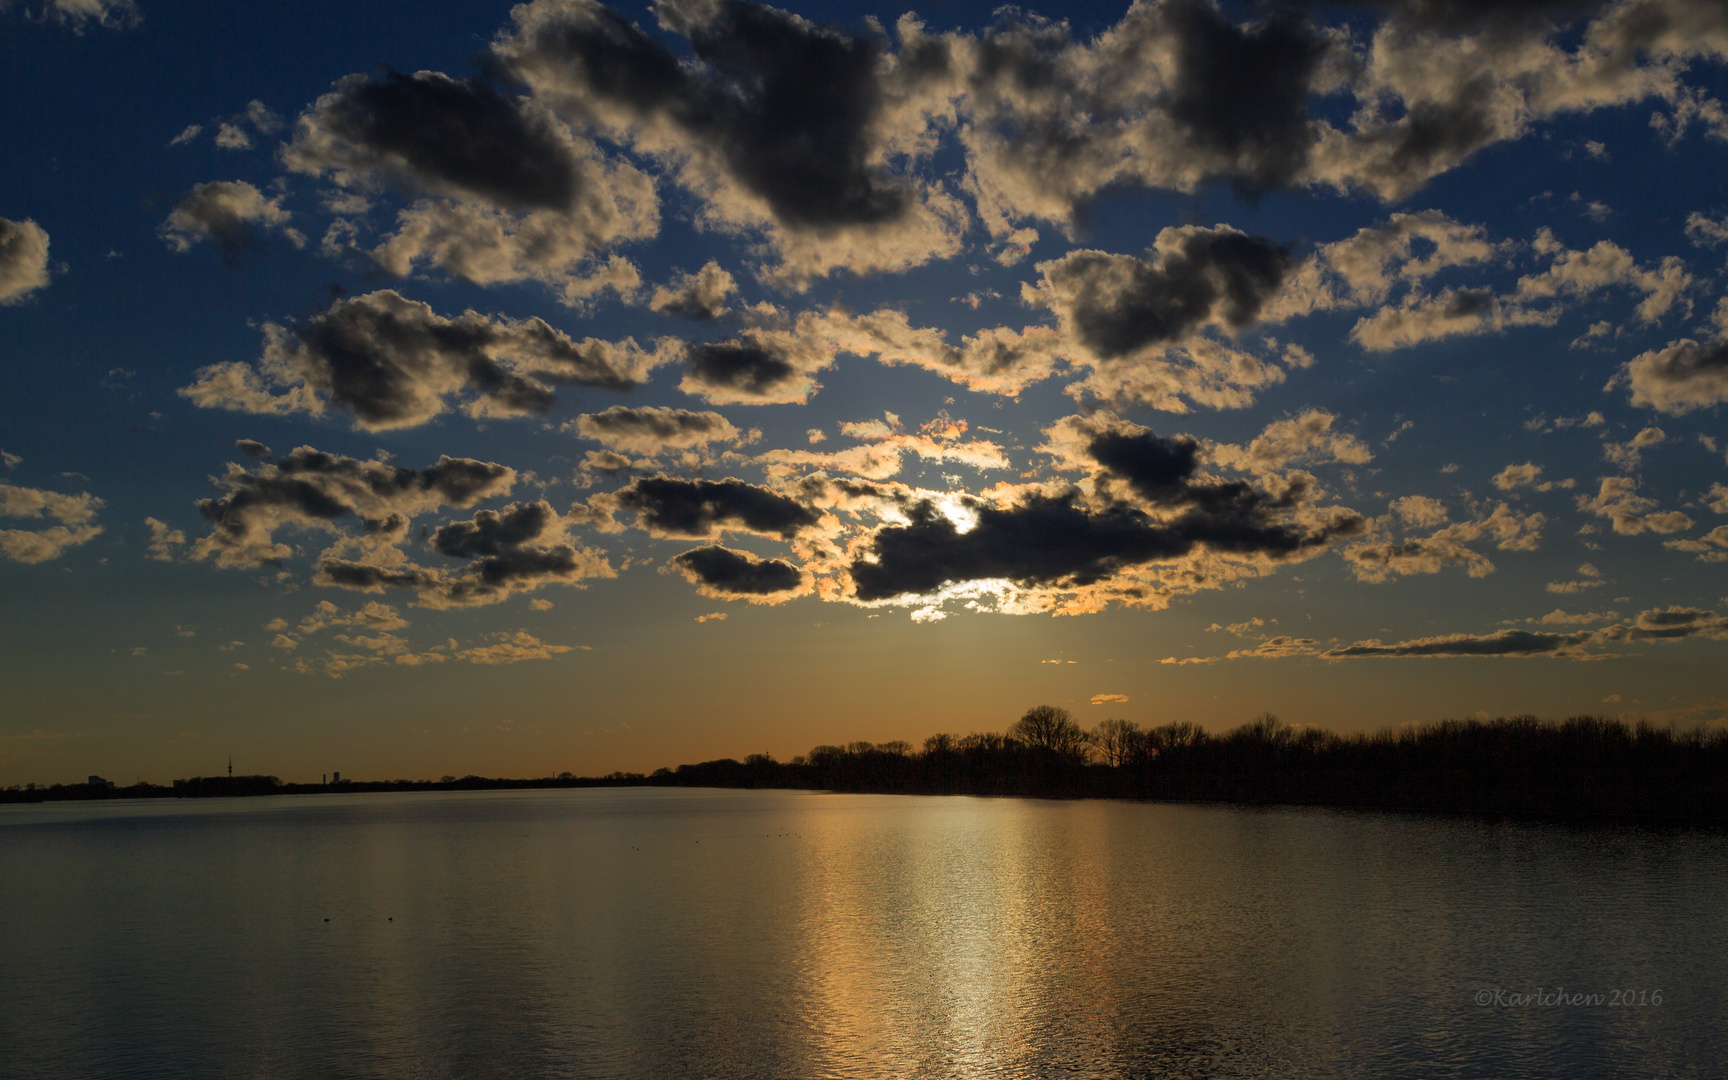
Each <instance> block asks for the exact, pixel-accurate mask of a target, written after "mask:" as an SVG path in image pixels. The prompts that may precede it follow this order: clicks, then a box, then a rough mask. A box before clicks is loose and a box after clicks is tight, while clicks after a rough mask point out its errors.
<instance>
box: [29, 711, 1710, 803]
mask: <svg viewBox="0 0 1728 1080" xmlns="http://www.w3.org/2000/svg"><path fill="white" fill-rule="evenodd" d="M1725 781H1728V732H1724V731H1715V730H1698V731H1691V732H1675V731H1673V730H1671V729H1668V728H1659V727H1655V726H1652V725H1650V724H1648V723H1645V722H1640V723H1638V724H1637V725H1635V726H1633V725H1627V724H1624V723H1622V722H1620V721H1617V720H1607V719H1601V718H1597V717H1587V716H1586V717H1575V718H1573V719H1570V720H1566V721H1564V722H1561V723H1550V722H1544V721H1540V720H1537V719H1536V718H1534V717H1527V716H1525V717H1516V718H1513V719H1509V720H1508V719H1500V720H1493V721H1481V720H1447V721H1443V722H1440V723H1435V724H1426V725H1419V726H1408V727H1401V728H1396V729H1388V730H1383V731H1379V732H1375V733H1372V734H1361V735H1348V736H1347V735H1338V734H1335V733H1333V732H1329V731H1324V730H1321V729H1319V728H1314V727H1301V728H1295V727H1291V726H1289V725H1287V724H1285V723H1283V722H1281V721H1280V720H1278V718H1277V717H1275V716H1273V715H1271V714H1270V713H1268V714H1266V715H1264V716H1261V717H1260V718H1259V719H1257V720H1255V721H1254V722H1253V723H1250V724H1246V725H1244V726H1242V727H1239V728H1237V729H1235V730H1234V731H1230V732H1226V733H1224V734H1221V735H1213V734H1210V733H1208V732H1206V731H1205V730H1203V729H1202V728H1200V727H1198V726H1196V725H1194V724H1189V723H1173V724H1166V725H1163V726H1161V727H1154V728H1151V729H1150V730H1143V729H1142V728H1140V726H1139V725H1137V724H1135V723H1133V722H1132V721H1127V720H1117V719H1108V720H1105V721H1103V722H1102V723H1100V724H1099V725H1098V726H1097V727H1096V728H1095V729H1093V730H1090V731H1088V730H1085V729H1083V728H1082V727H1081V726H1080V725H1079V724H1078V723H1076V722H1075V720H1074V718H1073V716H1072V715H1070V714H1069V712H1068V711H1067V710H1066V709H1061V708H1057V707H1054V706H1050V705H1039V706H1036V707H1034V708H1032V709H1028V710H1027V711H1026V714H1025V715H1024V716H1022V717H1021V718H1020V719H1019V720H1018V721H1017V722H1015V723H1014V725H1013V726H1011V727H1010V728H1009V729H1008V730H1007V731H1006V732H1005V733H1000V734H998V733H993V732H974V733H973V734H970V735H953V734H948V733H938V734H936V735H932V736H930V737H929V738H928V739H925V740H924V746H923V749H922V750H914V749H913V747H912V745H911V744H910V743H907V742H903V741H894V742H886V743H879V744H873V743H868V742H853V743H849V744H847V745H845V746H828V745H824V746H818V747H816V748H815V749H813V750H811V751H810V752H809V753H808V754H805V755H800V756H798V757H795V758H793V759H792V760H791V761H790V762H780V761H776V760H775V759H774V758H773V757H771V756H770V755H767V754H751V755H750V756H748V757H746V758H745V759H744V760H743V761H738V760H735V759H733V758H723V759H721V760H718V761H706V762H702V763H700V764H693V765H680V766H678V767H677V768H676V769H659V770H656V771H655V772H654V773H653V774H652V775H651V776H643V775H642V774H640V773H612V774H611V775H609V776H603V777H578V776H573V775H572V774H570V773H567V772H566V773H559V774H558V775H557V776H554V777H546V778H542V779H532V780H505V779H490V778H486V777H479V776H465V777H462V778H460V779H458V778H456V777H454V776H446V777H443V778H442V779H440V780H437V781H427V780H420V781H410V780H396V781H367V782H353V781H344V782H342V783H340V784H285V783H283V782H282V781H281V780H279V779H277V778H276V777H274V776H235V777H194V778H192V779H189V780H177V781H175V782H174V785H173V787H162V786H158V785H153V784H143V783H141V784H137V785H134V786H132V787H122V788H116V787H111V786H108V785H106V784H65V785H62V784H56V785H53V786H52V787H46V788H43V787H36V786H35V785H30V786H29V787H27V788H24V789H19V788H16V787H14V788H11V789H9V790H6V791H0V801H3V802H39V801H44V800H62V799H106V798H152V797H164V796H175V797H207V796H236V795H264V794H309V793H316V792H327V791H344V792H362V791H430V790H483V789H495V788H538V787H593V786H625V785H642V784H649V785H656V786H679V787H733V788H804V789H814V790H828V791H868V792H884V793H895V794H966V795H1026V796H1038V797H1050V798H1076V797H1094V798H1134V799H1156V800H1174V801H1216V802H1232V803H1247V804H1259V805H1275V804H1290V805H1307V806H1336V807H1362V808H1380V809H1402V810H1440V811H1455V812H1472V813H1495V814H1508V813H1511V814H1532V815H1543V816H1557V817H1633V818H1651V819H1669V820H1691V821H1710V822H1728V783H1725Z"/></svg>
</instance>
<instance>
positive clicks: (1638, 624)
mask: <svg viewBox="0 0 1728 1080" xmlns="http://www.w3.org/2000/svg"><path fill="white" fill-rule="evenodd" d="M1691 638H1706V639H1709V640H1713V641H1728V616H1725V615H1718V614H1717V613H1716V612H1714V611H1706V610H1705V609H1703V608H1693V607H1679V606H1674V607H1669V608H1666V609H1663V608H1651V609H1649V610H1647V611H1643V612H1640V613H1639V615H1638V618H1637V619H1635V620H1633V621H1632V622H1631V623H1616V624H1614V625H1613V626H1605V627H1602V628H1601V629H1600V630H1577V631H1574V632H1572V633H1569V634H1550V633H1541V632H1533V631H1529V630H1501V631H1499V632H1497V633H1493V634H1447V635H1444V636H1441V637H1430V638H1417V639H1414V640H1412V641H1400V642H1397V643H1396V644H1393V645H1382V644H1380V642H1378V641H1364V642H1358V643H1357V644H1355V645H1346V646H1341V647H1339V648H1335V649H1328V650H1327V651H1325V652H1323V653H1321V654H1320V655H1321V656H1323V657H1325V658H1327V659H1333V660H1338V659H1350V658H1353V657H1371V656H1559V657H1566V658H1569V659H1590V658H1592V657H1597V656H1601V655H1603V654H1602V653H1599V652H1594V651H1589V650H1588V647H1589V646H1592V645H1604V644H1626V643H1631V642H1640V641H1685V640H1688V639H1691Z"/></svg>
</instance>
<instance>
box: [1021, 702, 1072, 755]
mask: <svg viewBox="0 0 1728 1080" xmlns="http://www.w3.org/2000/svg"><path fill="white" fill-rule="evenodd" d="M1008 734H1009V735H1010V736H1011V737H1013V738H1015V739H1018V740H1019V741H1021V742H1023V743H1025V744H1026V745H1027V746H1032V747H1037V748H1039V749H1043V750H1048V751H1050V752H1051V753H1053V754H1057V755H1059V756H1061V757H1068V758H1083V757H1085V756H1086V747H1087V739H1086V733H1085V732H1084V731H1082V730H1080V725H1079V724H1076V723H1075V722H1074V717H1073V715H1072V714H1070V713H1069V712H1068V710H1067V709H1063V708H1059V707H1057V706H1055V705H1034V706H1033V707H1032V708H1030V709H1027V710H1026V715H1024V716H1022V717H1021V718H1020V719H1019V720H1016V721H1015V722H1014V726H1013V727H1011V728H1009V729H1008Z"/></svg>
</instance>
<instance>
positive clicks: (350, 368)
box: [179, 289, 681, 431]
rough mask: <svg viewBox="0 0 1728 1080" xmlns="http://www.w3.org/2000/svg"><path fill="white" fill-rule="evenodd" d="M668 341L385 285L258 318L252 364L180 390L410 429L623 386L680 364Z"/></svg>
mask: <svg viewBox="0 0 1728 1080" xmlns="http://www.w3.org/2000/svg"><path fill="white" fill-rule="evenodd" d="M680 349H681V345H679V344H678V343H677V342H676V341H675V340H674V339H669V338H665V339H661V340H660V341H659V342H657V343H656V348H655V351H653V352H648V351H645V350H644V349H642V347H641V346H639V345H637V344H636V341H635V339H633V338H626V339H624V340H623V341H621V342H609V341H601V340H598V339H596V338H585V339H583V340H582V341H576V340H574V339H572V338H571V337H569V336H568V335H566V334H564V333H563V332H562V331H559V330H556V329H554V328H553V327H552V326H551V325H549V324H548V323H547V322H545V321H544V320H543V319H540V318H528V319H522V320H519V321H518V320H511V319H505V318H488V317H486V316H484V315H480V314H477V313H476V312H473V311H468V312H464V313H463V314H462V315H460V316H458V317H456V318H454V319H450V318H445V317H444V316H441V315H439V314H437V313H436V312H434V311H433V310H432V307H431V305H429V304H425V303H422V302H420V301H416V300H409V299H407V298H405V297H403V296H402V295H401V294H399V293H397V292H395V291H394V290H391V289H383V290H380V291H378V292H373V293H367V294H365V295H363V296H357V297H352V298H348V299H342V300H338V301H336V302H335V303H334V304H332V305H331V306H330V307H329V309H327V310H326V311H324V312H322V313H320V314H318V315H315V316H313V317H311V318H309V319H306V320H304V321H302V322H300V323H297V324H295V325H292V326H288V327H284V326H279V325H277V324H275V323H265V324H264V353H263V355H262V356H261V357H259V359H258V360H257V361H256V362H255V363H252V364H248V363H244V362H239V361H230V362H226V363H218V364H212V365H210V366H208V367H204V368H200V369H199V370H198V372H197V377H196V381H195V382H193V383H192V384H191V385H190V386H186V387H183V388H181V389H180V391H179V394H180V396H181V397H183V398H186V399H187V400H189V401H191V402H192V403H193V404H194V405H197V406H199V407H200V408H206V409H228V410H232V411H236V412H246V413H252V414H254V415H264V416H272V415H291V414H294V413H307V414H310V415H313V416H321V415H323V414H324V413H325V412H326V411H327V410H328V409H330V408H332V407H334V408H337V409H340V410H341V411H343V412H346V413H347V414H349V415H350V416H352V417H353V421H354V426H355V427H356V428H358V429H361V430H366V431H387V430H391V429H395V428H406V427H416V426H419V425H421V424H424V423H426V422H427V421H429V420H432V419H433V418H435V417H437V416H440V415H442V414H443V413H445V412H446V411H448V410H449V408H450V407H451V405H452V404H453V403H457V402H459V403H460V404H459V406H458V407H460V408H461V410H462V411H463V412H465V413H467V414H468V415H469V416H472V417H475V418H488V417H517V416H529V415H534V414H537V413H543V412H545V411H547V410H548V409H550V408H551V407H552V403H553V401H554V400H555V390H554V387H555V386H558V385H577V386H593V387H601V388H605V389H610V390H627V389H630V388H632V387H634V386H637V385H639V384H640V383H641V381H642V380H643V379H645V378H647V377H648V374H649V373H650V372H651V371H653V370H654V368H656V367H658V366H660V365H662V364H666V363H669V362H671V361H672V360H674V359H676V358H677V356H678V353H679V351H680Z"/></svg>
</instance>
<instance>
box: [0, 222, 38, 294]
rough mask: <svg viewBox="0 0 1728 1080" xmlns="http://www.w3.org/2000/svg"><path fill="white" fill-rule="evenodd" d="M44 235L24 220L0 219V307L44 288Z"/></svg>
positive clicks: (36, 226)
mask: <svg viewBox="0 0 1728 1080" xmlns="http://www.w3.org/2000/svg"><path fill="white" fill-rule="evenodd" d="M48 277H49V275H48V233H47V232H46V231H44V230H43V228H42V226H40V225H38V224H36V223H35V222H34V221H31V220H30V219H29V218H25V219H24V220H23V221H11V220H8V219H7V218H0V306H6V305H10V304H19V303H23V302H24V300H25V299H26V298H28V297H29V296H30V294H31V293H33V292H36V291H37V290H39V289H45V288H47V287H48Z"/></svg>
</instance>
